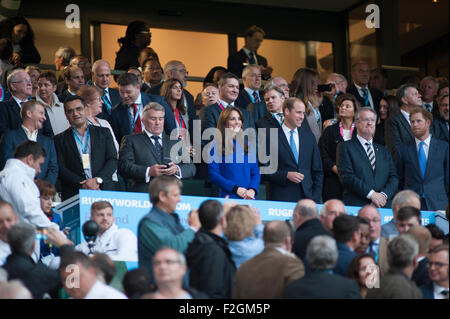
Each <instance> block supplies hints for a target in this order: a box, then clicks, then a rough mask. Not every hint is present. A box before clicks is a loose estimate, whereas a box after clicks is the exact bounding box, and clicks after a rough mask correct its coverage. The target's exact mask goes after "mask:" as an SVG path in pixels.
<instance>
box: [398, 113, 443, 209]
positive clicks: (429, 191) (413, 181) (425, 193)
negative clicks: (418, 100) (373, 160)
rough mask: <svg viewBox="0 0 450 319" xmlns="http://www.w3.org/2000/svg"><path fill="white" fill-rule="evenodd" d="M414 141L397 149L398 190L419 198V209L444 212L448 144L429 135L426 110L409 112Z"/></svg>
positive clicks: (429, 124) (429, 117) (429, 121)
mask: <svg viewBox="0 0 450 319" xmlns="http://www.w3.org/2000/svg"><path fill="white" fill-rule="evenodd" d="M410 119H411V129H412V132H413V134H414V137H415V139H414V142H413V143H410V144H405V145H399V146H398V148H397V160H396V163H397V172H398V175H399V189H411V190H413V191H414V192H416V193H417V194H419V196H420V202H421V209H422V210H430V211H436V210H445V207H446V206H447V204H448V194H449V155H448V143H447V142H444V141H441V140H438V139H435V138H434V137H432V136H431V135H430V127H431V122H432V120H433V117H432V115H431V113H430V112H428V111H427V110H425V109H423V108H421V107H417V108H415V109H413V110H411V113H410Z"/></svg>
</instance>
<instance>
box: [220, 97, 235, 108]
mask: <svg viewBox="0 0 450 319" xmlns="http://www.w3.org/2000/svg"><path fill="white" fill-rule="evenodd" d="M218 101H219V104H222V106H223V107H224V108H225V109H226V108H227V107H229V106H230V105H231V106H234V101H233V102H231V103H230V104H228V103H227V102H225V101H224V100H221V99H218Z"/></svg>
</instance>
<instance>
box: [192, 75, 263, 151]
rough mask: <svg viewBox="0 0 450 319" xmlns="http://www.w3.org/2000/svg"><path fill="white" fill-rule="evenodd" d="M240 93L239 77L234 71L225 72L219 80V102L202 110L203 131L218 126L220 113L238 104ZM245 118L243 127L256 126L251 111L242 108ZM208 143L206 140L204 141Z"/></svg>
mask: <svg viewBox="0 0 450 319" xmlns="http://www.w3.org/2000/svg"><path fill="white" fill-rule="evenodd" d="M238 95H239V79H238V78H237V77H236V76H235V75H234V74H232V73H225V74H224V75H222V77H221V78H220V80H219V100H218V101H217V103H215V104H212V105H209V106H206V107H204V108H202V109H201V111H200V115H199V117H200V120H201V126H202V133H203V131H204V130H206V129H208V128H211V127H212V128H217V123H218V120H219V116H220V113H221V112H222V110H224V109H225V108H227V107H228V106H230V105H231V106H236V105H235V103H236V102H235V101H236V99H237V97H238ZM240 110H241V112H242V115H243V116H244V119H243V121H242V128H243V129H244V130H245V129H247V128H254V127H255V123H254V121H253V118H252V117H251V115H250V113H249V112H248V111H247V110H245V109H240ZM202 142H203V144H206V143H205V141H202Z"/></svg>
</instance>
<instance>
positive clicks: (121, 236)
mask: <svg viewBox="0 0 450 319" xmlns="http://www.w3.org/2000/svg"><path fill="white" fill-rule="evenodd" d="M137 246H138V244H137V238H136V235H135V234H133V232H132V231H131V230H129V229H127V228H121V229H119V227H118V226H117V225H116V224H113V225H112V226H111V227H110V228H109V229H107V230H106V231H105V232H104V233H103V234H102V235H101V236H97V238H96V240H95V242H94V247H93V249H92V251H93V252H96V253H104V254H106V255H108V256H109V257H110V258H111V259H112V260H116V261H138V256H137ZM75 250H78V251H81V252H83V253H84V254H85V255H88V254H89V252H90V251H89V246H88V244H87V242H85V241H84V242H82V243H81V244H78V245H77V246H76V247H75Z"/></svg>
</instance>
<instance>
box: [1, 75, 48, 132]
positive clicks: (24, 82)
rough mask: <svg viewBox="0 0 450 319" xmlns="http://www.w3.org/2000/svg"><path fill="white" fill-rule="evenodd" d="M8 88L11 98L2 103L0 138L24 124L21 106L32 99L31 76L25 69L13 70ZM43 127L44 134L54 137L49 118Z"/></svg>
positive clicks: (8, 79)
mask: <svg viewBox="0 0 450 319" xmlns="http://www.w3.org/2000/svg"><path fill="white" fill-rule="evenodd" d="M7 84H8V89H9V91H10V92H11V95H12V96H11V98H10V99H9V100H8V101H4V102H1V103H0V140H1V139H2V138H3V135H4V134H5V133H6V132H8V131H12V130H17V129H18V128H20V126H21V125H22V119H21V118H20V108H21V107H22V104H23V103H25V102H26V101H28V100H29V99H30V96H31V93H32V89H33V87H32V84H31V78H30V76H29V75H28V73H27V72H26V71H25V70H24V69H17V70H14V71H12V72H11V73H10V74H9V75H8V78H7ZM45 115H46V116H45V117H46V120H45V122H44V125H43V127H42V131H41V132H42V134H43V135H46V136H48V137H53V130H52V126H51V124H50V121H49V119H48V115H47V112H46V114H45Z"/></svg>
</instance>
